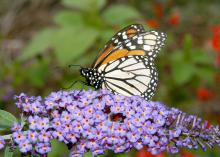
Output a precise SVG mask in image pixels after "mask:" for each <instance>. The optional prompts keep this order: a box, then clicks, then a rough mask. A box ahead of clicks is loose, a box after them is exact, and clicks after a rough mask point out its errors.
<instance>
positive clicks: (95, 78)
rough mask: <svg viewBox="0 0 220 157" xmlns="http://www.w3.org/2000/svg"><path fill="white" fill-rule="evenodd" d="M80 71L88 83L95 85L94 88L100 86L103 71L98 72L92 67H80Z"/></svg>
mask: <svg viewBox="0 0 220 157" xmlns="http://www.w3.org/2000/svg"><path fill="white" fill-rule="evenodd" d="M80 73H81V75H82V76H84V77H85V78H86V80H87V82H88V84H89V85H91V86H93V87H95V88H96V89H99V88H101V85H102V83H103V81H104V74H103V73H100V72H98V70H97V69H93V68H81V69H80Z"/></svg>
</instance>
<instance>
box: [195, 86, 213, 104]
mask: <svg viewBox="0 0 220 157" xmlns="http://www.w3.org/2000/svg"><path fill="white" fill-rule="evenodd" d="M213 96H214V93H213V92H212V91H210V90H209V89H207V88H204V87H200V88H198V89H197V99H198V100H200V101H208V100H211V99H212V98H213Z"/></svg>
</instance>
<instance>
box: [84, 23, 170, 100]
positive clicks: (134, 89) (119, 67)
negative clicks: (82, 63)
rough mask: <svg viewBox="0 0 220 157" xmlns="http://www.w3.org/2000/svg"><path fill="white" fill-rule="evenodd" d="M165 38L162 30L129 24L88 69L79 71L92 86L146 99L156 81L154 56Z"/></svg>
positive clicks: (116, 35) (153, 88)
mask: <svg viewBox="0 0 220 157" xmlns="http://www.w3.org/2000/svg"><path fill="white" fill-rule="evenodd" d="M165 39H166V35H165V34H164V33H162V32H157V31H145V30H144V28H143V26H142V25H139V24H133V25H130V26H128V27H125V28H124V29H122V30H121V31H119V32H118V33H116V34H115V35H114V36H113V37H112V39H111V40H110V41H109V42H108V43H107V44H106V46H105V47H104V50H102V52H101V53H100V54H99V55H98V57H97V58H96V60H95V61H94V63H93V65H92V67H91V68H81V70H80V72H81V74H82V76H84V77H85V78H86V80H87V82H88V84H89V85H91V86H93V87H95V88H96V89H108V90H110V91H112V92H113V93H116V94H122V95H126V96H132V95H139V96H142V97H144V98H145V99H146V100H149V99H150V98H151V97H152V96H153V95H154V93H155V90H156V86H157V81H158V74H157V71H156V68H155V66H154V59H155V58H156V56H157V54H158V53H159V51H160V49H161V48H162V46H163V45H164V41H165Z"/></svg>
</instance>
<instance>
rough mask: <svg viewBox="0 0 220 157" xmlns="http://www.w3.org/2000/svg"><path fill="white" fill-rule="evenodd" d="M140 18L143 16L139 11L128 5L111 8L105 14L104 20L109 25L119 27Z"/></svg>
mask: <svg viewBox="0 0 220 157" xmlns="http://www.w3.org/2000/svg"><path fill="white" fill-rule="evenodd" d="M140 17H141V15H140V13H139V12H138V11H137V10H135V9H134V8H133V7H130V6H127V5H113V6H110V7H109V8H108V9H107V10H106V11H105V12H104V14H103V18H104V20H105V21H106V22H107V23H109V24H112V25H119V26H122V25H124V24H125V23H128V22H129V21H131V20H135V19H139V18H140Z"/></svg>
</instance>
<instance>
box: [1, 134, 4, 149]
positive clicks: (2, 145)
mask: <svg viewBox="0 0 220 157" xmlns="http://www.w3.org/2000/svg"><path fill="white" fill-rule="evenodd" d="M4 146H5V140H4V139H3V138H2V137H1V136H0V149H2V148H4Z"/></svg>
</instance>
